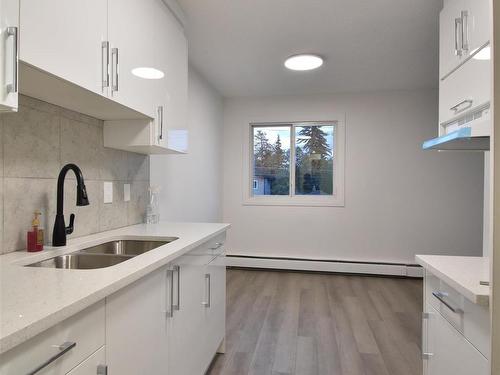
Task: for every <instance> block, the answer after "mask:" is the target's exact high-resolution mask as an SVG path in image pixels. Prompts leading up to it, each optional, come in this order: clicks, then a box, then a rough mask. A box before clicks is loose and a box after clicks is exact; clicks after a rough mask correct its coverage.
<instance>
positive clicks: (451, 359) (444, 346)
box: [424, 305, 489, 375]
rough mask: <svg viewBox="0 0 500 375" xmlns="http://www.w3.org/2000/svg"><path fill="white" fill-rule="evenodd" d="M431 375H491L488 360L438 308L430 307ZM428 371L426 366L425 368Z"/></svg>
mask: <svg viewBox="0 0 500 375" xmlns="http://www.w3.org/2000/svg"><path fill="white" fill-rule="evenodd" d="M427 309H428V311H429V319H428V321H427V350H428V351H429V354H430V357H429V359H428V360H427V373H426V374H427V375H470V374H475V375H487V374H489V364H488V360H487V359H486V358H485V357H483V356H482V355H481V353H479V351H477V349H476V348H474V347H473V346H472V344H471V343H470V342H468V341H467V340H466V339H465V338H464V337H463V336H462V335H461V334H460V333H459V332H458V331H457V330H456V329H455V328H453V326H451V325H450V324H449V323H448V322H447V321H446V320H445V319H444V318H443V317H442V316H441V315H440V314H439V313H438V312H437V311H436V310H435V309H434V308H432V307H430V306H429V305H427ZM424 368H425V364H424Z"/></svg>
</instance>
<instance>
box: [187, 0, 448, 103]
mask: <svg viewBox="0 0 500 375" xmlns="http://www.w3.org/2000/svg"><path fill="white" fill-rule="evenodd" d="M178 1H179V4H180V5H181V7H182V8H183V10H184V12H185V15H186V20H187V35H188V40H189V54H190V62H191V63H192V64H193V65H194V66H195V67H196V68H197V69H198V70H199V71H200V72H201V73H202V74H203V75H204V76H205V77H206V78H207V79H208V80H209V81H210V82H211V83H212V84H213V85H214V86H215V87H216V88H217V89H218V90H219V91H220V92H221V93H222V94H223V95H224V96H226V97H234V96H257V95H283V94H285V95H287V94H318V93H338V92H356V91H372V90H388V89H416V88H428V87H436V85H437V81H438V18H439V10H440V9H441V7H442V1H441V0H178ZM301 52H310V53H318V54H320V55H322V56H323V57H324V58H325V64H324V65H323V67H321V68H320V69H319V70H317V71H313V72H291V71H287V70H286V69H285V68H284V67H283V61H284V59H285V58H286V57H287V56H289V55H292V54H296V53H301Z"/></svg>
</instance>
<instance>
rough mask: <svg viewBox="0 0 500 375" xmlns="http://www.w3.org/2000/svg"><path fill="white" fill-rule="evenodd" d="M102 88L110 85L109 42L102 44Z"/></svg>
mask: <svg viewBox="0 0 500 375" xmlns="http://www.w3.org/2000/svg"><path fill="white" fill-rule="evenodd" d="M101 54H102V56H101V59H102V60H101V64H102V88H103V89H104V88H106V87H109V42H108V41H104V42H102V44H101Z"/></svg>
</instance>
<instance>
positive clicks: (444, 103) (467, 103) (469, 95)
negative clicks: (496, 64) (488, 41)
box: [439, 58, 491, 124]
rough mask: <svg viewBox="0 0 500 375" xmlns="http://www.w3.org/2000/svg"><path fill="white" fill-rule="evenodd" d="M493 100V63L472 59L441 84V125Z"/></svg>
mask: <svg viewBox="0 0 500 375" xmlns="http://www.w3.org/2000/svg"><path fill="white" fill-rule="evenodd" d="M490 100H491V62H490V61H489V60H476V59H474V58H473V59H470V60H469V61H467V62H466V63H465V64H464V65H462V66H461V67H460V68H458V69H457V70H456V71H454V72H453V73H452V74H451V75H450V76H449V77H447V78H446V79H445V80H442V81H441V82H440V83H439V123H440V124H443V123H444V122H447V121H450V120H452V119H454V118H457V117H460V116H462V115H464V114H465V113H467V112H469V111H472V110H474V108H477V107H480V106H482V105H485V104H487V103H488V102H489V101H490Z"/></svg>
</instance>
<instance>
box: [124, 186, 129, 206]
mask: <svg viewBox="0 0 500 375" xmlns="http://www.w3.org/2000/svg"><path fill="white" fill-rule="evenodd" d="M123 200H124V201H125V202H128V201H130V184H123Z"/></svg>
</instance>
